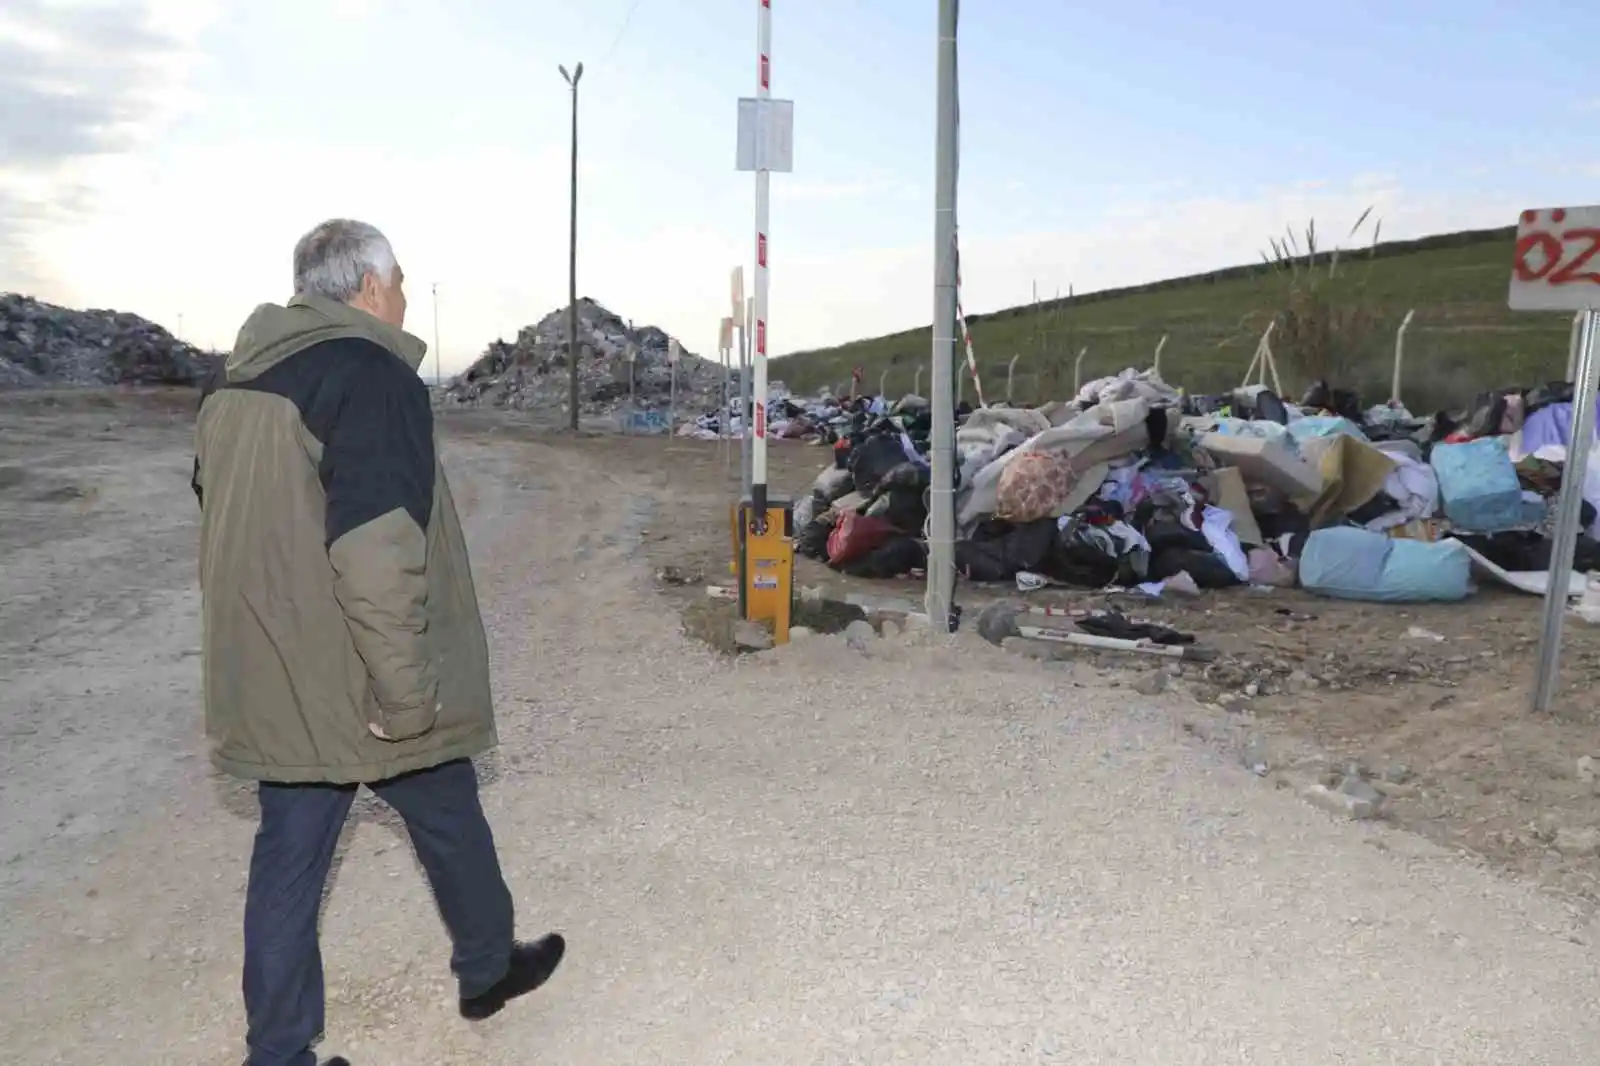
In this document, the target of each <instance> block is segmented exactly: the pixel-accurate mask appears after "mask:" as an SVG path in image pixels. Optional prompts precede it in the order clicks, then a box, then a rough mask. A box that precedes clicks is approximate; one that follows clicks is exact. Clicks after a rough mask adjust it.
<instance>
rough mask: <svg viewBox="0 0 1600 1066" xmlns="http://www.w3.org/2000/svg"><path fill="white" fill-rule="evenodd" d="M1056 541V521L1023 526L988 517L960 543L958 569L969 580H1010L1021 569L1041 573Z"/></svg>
mask: <svg viewBox="0 0 1600 1066" xmlns="http://www.w3.org/2000/svg"><path fill="white" fill-rule="evenodd" d="M1055 542H1056V520H1055V519H1054V518H1040V519H1037V520H1035V521H1033V522H1024V523H1023V524H1021V525H1013V524H1012V523H1010V522H1006V521H1004V520H1002V519H999V518H988V519H985V520H983V521H982V522H980V523H978V527H977V528H976V529H974V530H973V532H972V536H970V537H968V538H966V539H965V540H958V541H956V549H955V556H956V570H957V571H958V572H959V573H960V574H961V575H962V576H964V577H965V578H966V579H967V580H969V581H1010V580H1011V579H1012V578H1014V577H1016V576H1017V572H1018V571H1019V570H1038V569H1039V568H1040V566H1041V565H1042V564H1043V563H1044V562H1045V561H1046V560H1047V559H1049V558H1050V555H1051V552H1052V551H1053V550H1054V548H1055Z"/></svg>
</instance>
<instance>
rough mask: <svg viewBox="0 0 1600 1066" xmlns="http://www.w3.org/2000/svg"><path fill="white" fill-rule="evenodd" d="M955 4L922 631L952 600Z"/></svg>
mask: <svg viewBox="0 0 1600 1066" xmlns="http://www.w3.org/2000/svg"><path fill="white" fill-rule="evenodd" d="M958 7H959V4H958V3H957V0H939V50H938V55H939V64H938V71H939V81H938V94H937V100H938V108H937V111H938V116H939V122H938V133H937V137H936V148H935V152H934V159H935V164H934V165H935V179H934V190H935V191H934V198H933V219H934V224H933V261H934V272H935V276H934V298H933V351H932V359H933V396H932V401H933V427H932V430H933V432H932V441H931V445H932V447H931V450H932V452H933V454H932V456H931V459H932V470H931V477H930V486H929V488H930V492H929V498H928V587H927V594H926V596H925V598H924V600H923V605H924V609H925V610H926V611H927V614H928V625H929V628H931V629H932V630H933V631H934V632H936V633H948V632H949V631H950V628H951V622H952V621H953V619H952V618H951V614H952V608H953V606H954V602H955V590H956V569H955V539H956V513H955V476H954V474H955V471H954V465H955V430H956V418H955V405H954V404H953V403H952V402H951V399H952V395H951V394H952V392H953V390H952V389H951V387H950V386H951V381H950V377H951V375H952V373H953V372H954V370H955V365H954V364H955V350H956V347H955V346H956V300H957V297H956V269H957V268H956V168H957V165H958V161H959V159H960V156H961V145H960V142H959V141H958V139H957V127H956V123H957V114H958V112H957V100H958V98H959V90H958V88H957V85H956V23H957V9H958Z"/></svg>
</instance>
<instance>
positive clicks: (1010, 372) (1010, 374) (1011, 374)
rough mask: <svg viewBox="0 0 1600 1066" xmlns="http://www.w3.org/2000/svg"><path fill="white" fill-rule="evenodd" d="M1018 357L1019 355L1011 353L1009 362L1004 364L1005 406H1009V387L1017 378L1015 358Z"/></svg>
mask: <svg viewBox="0 0 1600 1066" xmlns="http://www.w3.org/2000/svg"><path fill="white" fill-rule="evenodd" d="M1018 358H1019V356H1017V355H1013V356H1012V357H1011V362H1010V363H1009V364H1007V365H1006V406H1007V407H1010V406H1011V387H1012V386H1013V385H1014V384H1016V380H1017V359H1018Z"/></svg>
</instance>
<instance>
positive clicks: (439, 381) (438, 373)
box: [433, 281, 444, 385]
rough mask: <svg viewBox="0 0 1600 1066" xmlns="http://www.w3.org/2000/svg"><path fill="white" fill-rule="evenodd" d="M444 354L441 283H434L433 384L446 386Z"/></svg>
mask: <svg viewBox="0 0 1600 1066" xmlns="http://www.w3.org/2000/svg"><path fill="white" fill-rule="evenodd" d="M443 358H444V354H443V353H442V352H441V351H440V350H439V283H438V282H437V281H436V282H434V283H433V383H434V384H435V385H443V384H444V370H443V368H442V366H441V362H442V360H443Z"/></svg>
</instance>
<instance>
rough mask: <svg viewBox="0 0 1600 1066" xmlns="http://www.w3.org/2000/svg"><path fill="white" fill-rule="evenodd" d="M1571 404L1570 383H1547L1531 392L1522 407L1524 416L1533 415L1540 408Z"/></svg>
mask: <svg viewBox="0 0 1600 1066" xmlns="http://www.w3.org/2000/svg"><path fill="white" fill-rule="evenodd" d="M1571 402H1572V382H1570V381H1549V382H1546V383H1545V384H1543V385H1540V386H1539V387H1538V388H1536V389H1533V390H1531V391H1530V392H1529V393H1528V395H1527V397H1526V399H1525V401H1524V405H1523V411H1524V413H1525V414H1530V415H1531V414H1533V412H1535V411H1537V410H1538V409H1539V408H1541V407H1549V406H1550V405H1551V404H1553V403H1571Z"/></svg>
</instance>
